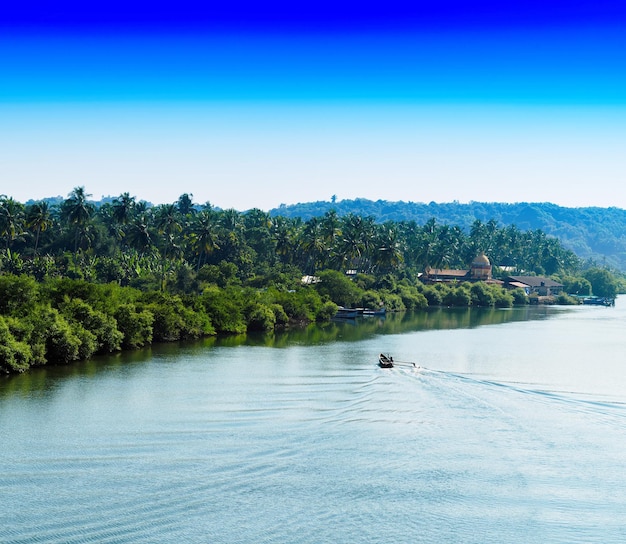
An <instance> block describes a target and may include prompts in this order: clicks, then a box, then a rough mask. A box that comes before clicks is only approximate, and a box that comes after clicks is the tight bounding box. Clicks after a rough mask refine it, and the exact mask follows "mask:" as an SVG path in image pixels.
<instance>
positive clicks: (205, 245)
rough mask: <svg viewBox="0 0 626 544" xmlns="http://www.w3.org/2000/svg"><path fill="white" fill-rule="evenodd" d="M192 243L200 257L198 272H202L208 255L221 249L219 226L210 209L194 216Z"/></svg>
mask: <svg viewBox="0 0 626 544" xmlns="http://www.w3.org/2000/svg"><path fill="white" fill-rule="evenodd" d="M190 232H191V243H192V246H193V247H194V249H195V252H196V254H197V255H198V263H197V265H196V270H200V267H201V266H202V264H203V262H204V258H205V256H206V255H208V254H210V253H211V252H213V250H215V249H219V247H220V246H219V244H218V243H217V225H216V221H215V216H214V214H213V212H212V211H211V210H210V209H204V210H202V211H201V212H199V213H198V214H196V215H195V216H194V218H193V219H192V222H191V224H190Z"/></svg>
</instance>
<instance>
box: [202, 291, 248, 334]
mask: <svg viewBox="0 0 626 544" xmlns="http://www.w3.org/2000/svg"><path fill="white" fill-rule="evenodd" d="M200 303H201V304H202V307H203V308H204V311H205V312H206V314H207V315H208V316H209V319H210V320H211V323H212V324H213V327H215V330H216V331H218V332H229V333H244V332H246V329H247V326H246V321H245V319H244V315H243V301H242V300H241V289H238V288H236V287H229V288H227V289H224V290H222V289H219V288H218V287H215V286H211V287H208V288H207V289H205V290H204V293H202V295H201V297H200Z"/></svg>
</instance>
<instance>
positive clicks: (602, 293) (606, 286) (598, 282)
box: [583, 268, 617, 298]
mask: <svg viewBox="0 0 626 544" xmlns="http://www.w3.org/2000/svg"><path fill="white" fill-rule="evenodd" d="M583 275H584V277H585V278H586V279H587V280H588V281H589V283H591V289H592V292H593V294H594V295H595V296H598V297H607V298H615V297H616V296H617V282H616V281H615V278H614V277H613V275H612V274H611V273H610V272H609V271H608V270H606V269H603V268H590V269H589V270H586V271H585V272H584V273H583Z"/></svg>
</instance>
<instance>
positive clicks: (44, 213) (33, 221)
mask: <svg viewBox="0 0 626 544" xmlns="http://www.w3.org/2000/svg"><path fill="white" fill-rule="evenodd" d="M51 225H52V215H51V213H50V206H49V205H48V203H47V202H45V201H42V202H36V203H35V204H33V205H31V206H29V208H28V209H27V212H26V227H27V228H28V229H29V230H30V231H31V232H33V233H34V234H35V249H34V252H35V256H37V250H38V248H39V236H40V235H41V233H42V232H44V231H45V230H47V229H48V227H50V226H51Z"/></svg>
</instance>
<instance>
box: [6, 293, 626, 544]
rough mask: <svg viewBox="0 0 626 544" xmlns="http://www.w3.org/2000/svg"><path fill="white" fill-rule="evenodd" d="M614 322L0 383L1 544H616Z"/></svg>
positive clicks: (334, 334)
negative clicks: (388, 361)
mask: <svg viewBox="0 0 626 544" xmlns="http://www.w3.org/2000/svg"><path fill="white" fill-rule="evenodd" d="M625 326H626V300H625V299H623V298H622V299H619V300H618V303H617V305H616V307H615V308H593V307H576V308H557V307H551V308H530V309H520V310H494V311H487V312H477V311H472V312H470V311H466V310H462V311H437V312H430V313H425V314H420V315H418V316H389V317H388V318H387V319H385V320H378V319H372V320H366V321H365V320H364V321H361V322H359V323H357V324H350V323H332V324H330V325H327V326H325V327H310V328H308V329H306V330H304V331H298V332H294V333H290V334H289V335H280V336H276V337H255V338H248V339H243V338H233V339H229V340H228V341H223V342H216V341H207V342H202V343H199V344H193V345H184V346H161V347H158V348H153V349H152V350H151V351H145V352H138V353H132V354H125V355H122V356H117V357H110V358H103V359H98V360H96V361H92V362H89V363H86V364H83V365H78V366H75V367H72V368H48V369H42V370H38V371H34V372H31V373H30V374H28V375H24V376H15V377H10V378H6V379H2V380H0V439H1V448H0V466H1V467H2V471H1V472H0V506H1V507H2V508H1V511H2V524H0V541H1V542H10V543H26V542H42V543H79V542H80V543H84V542H98V543H100V542H111V543H126V542H128V543H131V542H132V543H135V542H138V543H148V542H199V543H200V542H202V543H204V542H211V543H214V542H223V543H238V542H241V543H244V542H245V543H250V542H255V543H258V542H281V543H282V542H289V543H320V542H359V543H378V542H381V543H382V542H385V543H387V542H407V543H408V542H411V543H415V542H429V543H439V542H450V543H457V542H464V543H466V542H476V543H489V542H494V543H495V542H498V543H502V542H525V543H545V542H586V543H588V542H602V543H609V542H620V543H621V542H624V541H626V470H625V468H626V448H625V446H626V404H625V403H626V356H625V354H626V334H625V333H624V331H625ZM380 351H385V352H389V353H391V354H392V355H394V358H395V359H396V360H404V361H411V362H416V363H417V364H418V365H419V367H420V368H416V369H412V368H394V369H380V368H378V367H377V366H376V360H377V354H378V353H379V352H380Z"/></svg>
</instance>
